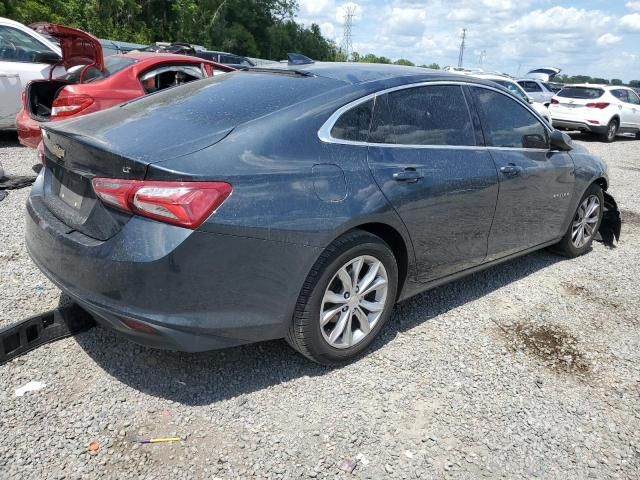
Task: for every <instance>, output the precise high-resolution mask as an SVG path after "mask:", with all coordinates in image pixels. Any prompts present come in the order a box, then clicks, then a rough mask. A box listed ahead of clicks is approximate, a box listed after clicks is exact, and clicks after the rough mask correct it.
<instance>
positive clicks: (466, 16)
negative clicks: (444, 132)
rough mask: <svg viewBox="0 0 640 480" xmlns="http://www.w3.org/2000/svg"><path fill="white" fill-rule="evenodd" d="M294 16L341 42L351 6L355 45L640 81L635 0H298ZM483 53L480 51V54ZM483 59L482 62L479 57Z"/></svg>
mask: <svg viewBox="0 0 640 480" xmlns="http://www.w3.org/2000/svg"><path fill="white" fill-rule="evenodd" d="M298 3H299V6H300V9H299V12H298V16H297V20H298V21H299V22H301V23H303V24H305V25H307V26H308V25H310V24H311V23H316V24H318V25H319V26H320V28H321V30H322V33H323V34H324V35H325V36H326V37H327V38H331V39H332V40H335V41H336V43H337V44H338V45H340V44H341V42H342V36H343V24H344V11H345V8H346V7H347V6H349V5H351V6H353V7H354V8H355V17H354V20H353V27H352V39H353V49H354V51H356V52H358V53H360V54H361V55H364V54H367V53H374V54H376V55H384V56H386V57H389V58H391V59H392V60H397V59H399V58H406V59H409V60H411V61H412V62H414V63H416V64H430V63H432V62H435V63H438V64H439V65H440V66H441V67H444V66H447V65H453V66H457V64H458V53H459V48H460V35H461V31H462V28H467V39H466V45H467V47H466V49H465V55H464V66H465V67H480V66H481V63H482V68H484V69H485V70H494V71H500V72H505V73H509V74H512V75H516V76H517V75H524V74H525V73H526V72H528V71H529V70H531V69H532V68H537V67H549V66H553V67H558V68H561V69H562V71H563V73H566V74H568V75H578V74H583V75H590V76H593V77H603V78H620V79H622V80H624V81H630V80H640V0H582V1H580V0H573V1H569V0H566V1H565V0H356V1H349V2H345V1H340V0H298ZM483 52H484V54H483ZM481 58H482V62H481Z"/></svg>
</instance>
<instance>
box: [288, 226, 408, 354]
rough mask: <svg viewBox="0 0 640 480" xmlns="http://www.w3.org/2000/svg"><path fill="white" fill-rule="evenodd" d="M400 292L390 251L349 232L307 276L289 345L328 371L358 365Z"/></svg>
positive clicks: (364, 235) (376, 241)
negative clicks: (342, 365) (353, 362)
mask: <svg viewBox="0 0 640 480" xmlns="http://www.w3.org/2000/svg"><path fill="white" fill-rule="evenodd" d="M397 288H398V266H397V263H396V259H395V257H394V255H393V252H392V251H391V249H390V248H389V246H388V245H387V244H386V243H385V242H384V241H383V240H382V239H380V238H379V237H377V236H375V235H372V234H370V233H368V232H365V231H361V230H354V231H352V232H349V233H347V234H345V235H343V236H342V237H339V238H338V239H336V240H335V241H334V242H333V243H331V245H329V246H328V247H327V248H326V249H325V251H324V252H323V253H322V254H321V255H320V258H319V259H318V260H317V261H316V263H315V265H314V266H313V268H312V269H311V272H310V273H309V275H308V276H307V279H306V281H305V283H304V285H303V287H302V290H301V292H300V296H299V298H298V302H297V304H296V311H295V314H294V317H293V321H292V323H291V326H290V328H289V334H288V336H287V341H288V342H289V344H290V345H291V346H292V347H293V348H295V349H296V350H297V351H298V352H300V353H301V354H303V355H304V356H306V357H307V358H309V359H311V360H313V361H315V362H318V363H321V364H324V365H337V364H340V363H345V362H348V361H350V360H353V359H354V358H356V357H357V356H358V355H360V354H361V353H362V352H364V351H365V350H366V349H367V347H369V345H370V344H371V342H373V340H374V339H375V337H376V336H377V335H378V333H379V332H380V330H382V327H383V326H384V324H385V323H386V322H387V320H388V319H389V317H390V316H391V311H392V309H393V305H394V304H395V300H396V293H397Z"/></svg>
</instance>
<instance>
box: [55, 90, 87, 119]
mask: <svg viewBox="0 0 640 480" xmlns="http://www.w3.org/2000/svg"><path fill="white" fill-rule="evenodd" d="M93 102H94V98H93V97H92V96H90V95H84V94H81V95H67V96H64V97H59V98H56V99H55V100H54V101H53V105H52V106H51V116H52V117H70V116H71V115H75V114H76V113H78V112H81V111H82V110H84V109H85V108H87V107H90V106H91V104H93Z"/></svg>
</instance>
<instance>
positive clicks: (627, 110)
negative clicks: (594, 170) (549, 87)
mask: <svg viewBox="0 0 640 480" xmlns="http://www.w3.org/2000/svg"><path fill="white" fill-rule="evenodd" d="M549 111H550V113H551V117H552V121H553V126H554V127H555V128H558V129H563V130H579V131H581V132H587V133H592V134H594V135H598V136H599V137H600V139H601V140H602V141H604V142H606V143H611V142H613V141H615V139H616V136H617V135H618V134H622V133H630V134H634V135H635V136H636V138H637V139H640V96H638V94H637V93H636V92H635V91H634V90H633V89H632V88H629V87H623V86H613V85H596V84H590V83H587V84H583V85H569V86H567V87H565V88H563V89H562V90H561V91H560V92H558V93H557V94H556V95H555V96H554V97H553V98H552V99H551V105H549Z"/></svg>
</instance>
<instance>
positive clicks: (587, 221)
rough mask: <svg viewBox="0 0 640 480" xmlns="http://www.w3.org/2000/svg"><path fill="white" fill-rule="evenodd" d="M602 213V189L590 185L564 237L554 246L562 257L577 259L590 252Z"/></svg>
mask: <svg viewBox="0 0 640 480" xmlns="http://www.w3.org/2000/svg"><path fill="white" fill-rule="evenodd" d="M603 212H604V195H603V194H602V189H601V188H600V187H599V186H598V185H596V184H593V185H591V186H590V187H589V188H588V189H587V191H586V192H585V194H584V195H583V197H582V199H581V200H580V203H579V204H578V209H577V210H576V212H575V214H574V215H573V220H572V221H571V224H570V225H569V229H568V230H567V233H566V234H565V236H564V237H563V238H562V240H560V242H559V243H558V244H557V245H556V249H557V250H558V251H559V253H561V254H562V255H565V256H567V257H570V258H574V257H579V256H580V255H583V254H585V253H587V252H588V251H589V250H591V243H592V242H593V239H594V237H595V236H596V234H597V233H598V229H599V228H600V223H601V222H602V214H603Z"/></svg>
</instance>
